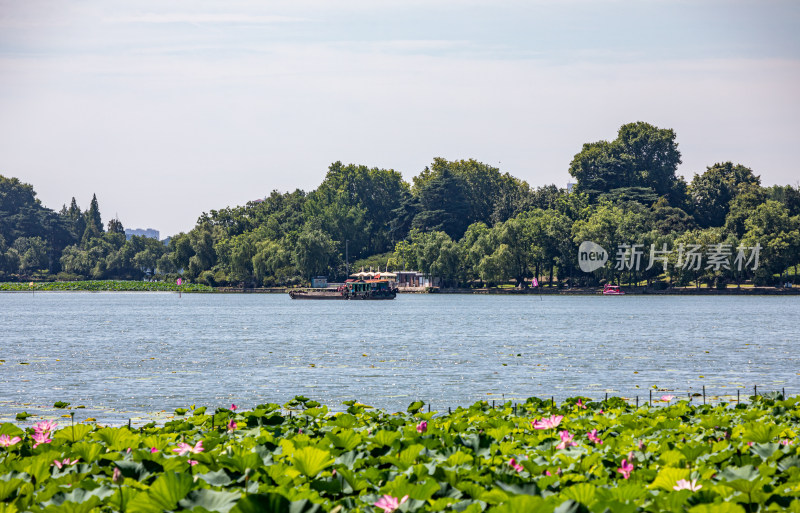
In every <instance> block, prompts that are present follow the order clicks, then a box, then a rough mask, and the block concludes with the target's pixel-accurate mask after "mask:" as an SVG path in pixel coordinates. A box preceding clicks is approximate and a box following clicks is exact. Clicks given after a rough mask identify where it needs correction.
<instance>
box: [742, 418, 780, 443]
mask: <svg viewBox="0 0 800 513" xmlns="http://www.w3.org/2000/svg"><path fill="white" fill-rule="evenodd" d="M781 431H782V429H781V427H780V426H776V425H774V424H766V423H763V422H754V423H750V424H747V425H746V426H745V431H744V434H743V436H742V438H743V440H744V441H745V442H755V443H757V444H765V443H767V442H771V441H773V440H774V439H775V437H777V436H778V435H780V434H781Z"/></svg>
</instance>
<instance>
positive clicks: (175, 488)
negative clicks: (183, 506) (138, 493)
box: [137, 472, 192, 510]
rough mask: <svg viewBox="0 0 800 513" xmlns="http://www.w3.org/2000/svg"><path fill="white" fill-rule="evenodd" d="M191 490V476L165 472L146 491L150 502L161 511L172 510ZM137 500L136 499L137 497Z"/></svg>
mask: <svg viewBox="0 0 800 513" xmlns="http://www.w3.org/2000/svg"><path fill="white" fill-rule="evenodd" d="M191 489H192V476H191V475H190V474H183V473H180V474H179V473H177V472H165V473H164V474H162V475H161V476H160V477H159V478H158V479H156V480H155V481H154V482H153V484H152V485H151V486H150V489H149V490H148V491H147V495H148V498H149V499H150V501H151V502H152V503H153V504H155V505H157V506H158V507H160V508H161V509H162V510H173V509H175V507H176V506H177V505H178V501H180V500H181V499H183V498H184V497H186V494H187V493H189V490H191ZM137 498H138V497H137Z"/></svg>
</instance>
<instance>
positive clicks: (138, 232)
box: [125, 228, 161, 240]
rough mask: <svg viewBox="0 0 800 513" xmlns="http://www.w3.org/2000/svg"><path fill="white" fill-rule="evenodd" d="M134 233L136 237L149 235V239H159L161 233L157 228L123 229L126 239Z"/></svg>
mask: <svg viewBox="0 0 800 513" xmlns="http://www.w3.org/2000/svg"><path fill="white" fill-rule="evenodd" d="M134 235H136V236H137V237H150V238H151V239H156V240H161V234H160V233H159V232H158V230H154V229H152V228H146V229H141V228H136V229H134V230H130V229H128V228H126V229H125V238H126V239H128V240H130V239H131V237H133V236H134Z"/></svg>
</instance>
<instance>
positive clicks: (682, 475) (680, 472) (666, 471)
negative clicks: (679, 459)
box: [649, 467, 690, 492]
mask: <svg viewBox="0 0 800 513" xmlns="http://www.w3.org/2000/svg"><path fill="white" fill-rule="evenodd" d="M689 474H690V471H689V469H688V468H675V467H664V468H662V469H661V470H659V471H658V475H656V478H655V480H653V482H652V483H651V484H650V486H649V488H661V489H662V490H666V491H668V492H671V491H672V489H673V487H674V486H675V484H676V483H677V482H678V481H680V480H681V479H688V478H689Z"/></svg>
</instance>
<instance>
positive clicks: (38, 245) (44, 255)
mask: <svg viewBox="0 0 800 513" xmlns="http://www.w3.org/2000/svg"><path fill="white" fill-rule="evenodd" d="M12 248H13V249H14V250H15V251H16V252H17V255H19V272H20V274H30V273H32V272H34V271H41V270H44V269H47V268H48V267H49V263H50V259H49V257H48V246H47V243H46V242H45V241H44V239H42V238H41V237H19V238H18V239H17V240H15V241H14V244H13V245H12Z"/></svg>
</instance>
